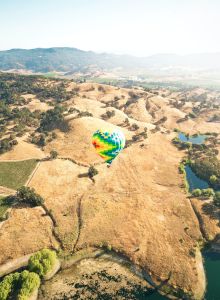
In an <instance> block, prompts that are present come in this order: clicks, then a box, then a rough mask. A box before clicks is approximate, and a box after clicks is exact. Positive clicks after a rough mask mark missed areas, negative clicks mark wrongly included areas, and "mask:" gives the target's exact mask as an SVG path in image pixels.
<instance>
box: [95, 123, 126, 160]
mask: <svg viewBox="0 0 220 300" xmlns="http://www.w3.org/2000/svg"><path fill="white" fill-rule="evenodd" d="M92 144H93V146H94V147H95V150H96V152H97V153H98V155H99V156H101V157H102V158H103V159H104V160H105V162H106V163H108V164H109V165H110V164H111V163H112V161H113V159H115V157H116V156H117V155H118V154H119V152H120V151H121V150H122V149H123V148H124V146H125V136H124V134H123V132H122V131H120V130H119V129H113V130H109V129H106V130H105V129H104V130H103V129H99V130H97V131H96V132H95V133H94V134H93V136H92Z"/></svg>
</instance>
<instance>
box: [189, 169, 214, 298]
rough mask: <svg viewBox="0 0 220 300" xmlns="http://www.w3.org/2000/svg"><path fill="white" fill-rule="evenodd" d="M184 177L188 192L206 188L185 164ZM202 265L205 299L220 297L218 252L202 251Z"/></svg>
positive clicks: (205, 184)
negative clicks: (204, 279) (204, 274)
mask: <svg viewBox="0 0 220 300" xmlns="http://www.w3.org/2000/svg"><path fill="white" fill-rule="evenodd" d="M185 170H186V178H187V181H188V184H189V190H190V192H191V191H192V190H193V189H198V188H199V189H206V188H208V187H209V185H208V183H207V182H206V181H204V180H202V179H200V178H199V177H198V176H197V175H196V174H195V173H194V172H193V171H192V169H191V168H190V166H187V165H186V166H185ZM203 258H204V266H205V270H206V278H207V291H206V295H205V300H219V299H220V283H219V278H220V253H214V252H208V251H206V252H204V253H203Z"/></svg>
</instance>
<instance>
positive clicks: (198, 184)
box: [185, 165, 209, 192]
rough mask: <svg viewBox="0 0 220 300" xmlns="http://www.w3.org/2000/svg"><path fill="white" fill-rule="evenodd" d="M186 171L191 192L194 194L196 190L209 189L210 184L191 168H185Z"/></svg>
mask: <svg viewBox="0 0 220 300" xmlns="http://www.w3.org/2000/svg"><path fill="white" fill-rule="evenodd" d="M185 171H186V179H187V181H188V184H189V191H190V192H192V191H193V190H194V189H207V188H209V184H208V183H207V182H206V181H205V180H202V179H201V178H199V177H198V176H197V175H196V174H195V173H194V172H193V170H192V169H191V168H190V166H188V165H186V166H185Z"/></svg>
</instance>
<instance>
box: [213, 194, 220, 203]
mask: <svg viewBox="0 0 220 300" xmlns="http://www.w3.org/2000/svg"><path fill="white" fill-rule="evenodd" d="M214 203H215V205H216V206H220V191H218V192H215V196H214Z"/></svg>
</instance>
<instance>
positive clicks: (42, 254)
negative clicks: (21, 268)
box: [28, 249, 57, 277]
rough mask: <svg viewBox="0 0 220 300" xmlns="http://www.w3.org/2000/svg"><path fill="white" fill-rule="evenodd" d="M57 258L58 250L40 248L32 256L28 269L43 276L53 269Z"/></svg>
mask: <svg viewBox="0 0 220 300" xmlns="http://www.w3.org/2000/svg"><path fill="white" fill-rule="evenodd" d="M56 259H57V255H56V252H54V251H52V250H49V249H43V250H40V251H38V252H36V253H35V254H34V255H32V256H31V257H30V259H29V262H28V269H29V270H30V271H32V272H35V273H37V274H38V275H39V276H40V277H43V276H45V275H46V274H47V273H48V272H49V271H51V269H52V268H53V266H54V265H55V262H56Z"/></svg>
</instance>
